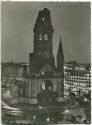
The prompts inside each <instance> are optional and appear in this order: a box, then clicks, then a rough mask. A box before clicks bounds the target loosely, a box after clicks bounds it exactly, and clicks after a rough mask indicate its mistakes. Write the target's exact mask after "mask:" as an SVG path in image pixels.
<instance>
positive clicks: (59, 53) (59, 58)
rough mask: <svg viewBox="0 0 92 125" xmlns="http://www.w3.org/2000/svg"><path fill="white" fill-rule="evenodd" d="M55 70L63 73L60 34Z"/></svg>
mask: <svg viewBox="0 0 92 125" xmlns="http://www.w3.org/2000/svg"><path fill="white" fill-rule="evenodd" d="M57 72H58V73H60V74H61V75H63V74H64V54H63V47H62V42H61V36H60V42H59V46H58V52H57Z"/></svg>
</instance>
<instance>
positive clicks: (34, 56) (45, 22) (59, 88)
mask: <svg viewBox="0 0 92 125" xmlns="http://www.w3.org/2000/svg"><path fill="white" fill-rule="evenodd" d="M53 32H54V29H53V26H52V22H51V14H50V11H49V10H48V9H47V8H44V9H43V10H41V11H39V13H38V16H37V19H36V23H35V25H34V29H33V33H34V49H33V53H30V54H29V63H30V70H29V71H27V76H26V77H25V78H26V92H25V93H26V97H27V98H26V101H27V103H31V104H33V103H43V104H44V105H45V104H51V105H52V104H55V103H56V102H57V100H58V98H60V97H62V96H63V93H64V83H63V79H64V77H63V60H64V56H63V50H62V43H61V39H60V43H59V48H58V54H57V67H56V65H55V58H54V54H53ZM25 71H26V70H25ZM24 74H25V72H24Z"/></svg>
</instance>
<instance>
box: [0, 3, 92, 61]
mask: <svg viewBox="0 0 92 125" xmlns="http://www.w3.org/2000/svg"><path fill="white" fill-rule="evenodd" d="M1 5H2V6H1V59H2V61H10V60H11V59H12V58H13V59H14V61H15V62H28V61H29V53H30V52H32V51H33V35H34V34H33V28H34V24H35V22H36V18H37V15H38V12H39V10H42V9H43V8H48V9H50V12H51V18H52V24H53V27H54V29H55V31H54V34H53V47H54V49H53V50H54V55H55V56H56V53H57V48H58V43H59V39H60V35H61V39H62V44H63V51H64V56H65V61H68V60H76V61H78V62H90V3H87V2H86V3H85V2H82V3H78V2H74V3H73V2H70V3H69V2H68V3H67V2H65V3H64V2H53V3H50V2H46V3H45V2H2V4H1Z"/></svg>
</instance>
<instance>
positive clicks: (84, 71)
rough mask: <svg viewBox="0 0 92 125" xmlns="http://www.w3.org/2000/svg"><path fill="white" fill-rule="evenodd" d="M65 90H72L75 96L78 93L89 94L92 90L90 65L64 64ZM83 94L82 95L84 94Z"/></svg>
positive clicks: (73, 62)
mask: <svg viewBox="0 0 92 125" xmlns="http://www.w3.org/2000/svg"><path fill="white" fill-rule="evenodd" d="M64 76H65V78H64V88H65V91H67V90H69V89H71V90H72V91H73V92H75V94H77V92H78V91H80V92H82V93H88V92H89V91H90V88H91V68H90V65H89V64H80V63H77V62H76V61H72V62H71V61H69V62H66V63H64ZM82 93H81V94H82Z"/></svg>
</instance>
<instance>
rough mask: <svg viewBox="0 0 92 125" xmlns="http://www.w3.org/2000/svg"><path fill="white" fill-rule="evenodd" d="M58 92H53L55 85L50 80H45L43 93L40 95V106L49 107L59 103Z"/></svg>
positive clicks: (38, 98) (38, 99)
mask: <svg viewBox="0 0 92 125" xmlns="http://www.w3.org/2000/svg"><path fill="white" fill-rule="evenodd" d="M57 96H58V94H57V92H54V91H53V83H52V81H50V80H45V81H44V82H43V83H42V91H41V92H40V93H38V96H37V101H38V104H41V105H47V104H55V103H56V102H57Z"/></svg>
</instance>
